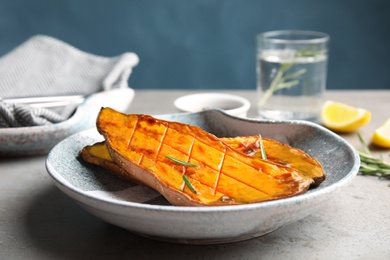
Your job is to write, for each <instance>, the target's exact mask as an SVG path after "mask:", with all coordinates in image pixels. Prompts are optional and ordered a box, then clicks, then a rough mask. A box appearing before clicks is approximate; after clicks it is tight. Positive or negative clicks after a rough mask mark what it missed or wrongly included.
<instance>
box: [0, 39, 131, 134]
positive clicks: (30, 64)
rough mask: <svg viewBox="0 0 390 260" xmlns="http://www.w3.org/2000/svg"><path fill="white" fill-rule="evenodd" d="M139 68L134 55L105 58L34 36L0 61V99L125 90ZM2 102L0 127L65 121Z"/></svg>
mask: <svg viewBox="0 0 390 260" xmlns="http://www.w3.org/2000/svg"><path fill="white" fill-rule="evenodd" d="M138 62H139V59H138V56H137V55H136V54H135V53H131V52H125V53H123V54H121V55H119V56H116V57H103V56H98V55H94V54H91V53H87V52H84V51H81V50H80V49H77V48H75V47H73V46H72V45H70V44H68V43H65V42H63V41H61V40H58V39H56V38H53V37H50V36H46V35H36V36H33V37H31V38H29V39H28V40H27V41H25V42H24V43H22V44H21V45H19V46H17V47H16V48H15V49H14V50H12V51H11V52H9V53H7V54H5V55H4V56H3V57H1V58H0V98H1V99H7V98H16V97H39V96H61V95H89V94H93V93H96V92H100V91H107V90H110V89H114V88H124V87H129V86H128V79H129V77H130V74H131V72H132V70H133V68H134V67H135V66H136V65H137V64H138ZM1 99H0V127H21V126H36V125H42V124H50V123H57V122H61V121H63V120H65V119H67V117H68V116H69V114H65V115H64V114H61V113H58V111H53V110H50V109H45V108H39V109H36V108H32V107H29V106H26V105H21V104H16V103H14V104H9V103H5V102H2V101H1ZM64 111H69V109H64Z"/></svg>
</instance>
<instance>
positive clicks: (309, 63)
mask: <svg viewBox="0 0 390 260" xmlns="http://www.w3.org/2000/svg"><path fill="white" fill-rule="evenodd" d="M256 40H257V51H256V53H257V57H256V63H257V65H256V72H257V90H258V104H257V108H258V113H259V115H260V117H262V118H266V119H276V120H279V119H282V120H286V119H287V120H290V119H300V120H309V121H314V122H316V121H319V117H320V111H321V107H322V102H323V93H324V92H325V89H326V76H327V62H328V44H329V36H328V35H327V34H325V33H321V32H314V31H272V32H265V33H261V34H259V35H257V38H256Z"/></svg>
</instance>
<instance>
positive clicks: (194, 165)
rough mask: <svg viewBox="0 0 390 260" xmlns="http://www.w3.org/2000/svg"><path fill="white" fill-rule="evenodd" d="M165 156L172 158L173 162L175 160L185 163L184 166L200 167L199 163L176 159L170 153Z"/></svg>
mask: <svg viewBox="0 0 390 260" xmlns="http://www.w3.org/2000/svg"><path fill="white" fill-rule="evenodd" d="M165 157H166V158H168V159H169V160H171V161H173V162H175V163H178V164H181V165H183V166H188V167H198V165H197V164H195V163H190V162H185V161H182V160H179V159H176V158H175V157H172V156H170V155H167V156H165Z"/></svg>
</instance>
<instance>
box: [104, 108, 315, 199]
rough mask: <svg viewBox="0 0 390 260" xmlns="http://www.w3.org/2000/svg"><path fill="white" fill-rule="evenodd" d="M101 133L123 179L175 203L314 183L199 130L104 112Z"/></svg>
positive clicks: (252, 195)
mask: <svg viewBox="0 0 390 260" xmlns="http://www.w3.org/2000/svg"><path fill="white" fill-rule="evenodd" d="M97 129H98V131H99V132H100V133H101V134H102V135H103V136H104V138H105V147H106V149H107V150H108V151H109V155H110V156H109V160H111V159H112V161H113V162H114V163H115V164H116V165H117V166H118V167H119V168H120V169H119V170H120V171H122V170H123V174H124V176H122V177H124V178H129V179H131V180H137V181H138V182H141V183H143V184H145V185H147V186H149V187H151V188H153V189H155V190H157V191H158V192H159V193H161V194H162V195H163V196H164V197H165V198H166V199H167V200H168V201H169V202H170V203H171V204H173V205H185V206H194V205H197V206H200V205H229V204H243V203H253V202H261V201H267V200H275V199H280V198H286V197H291V196H294V195H297V194H300V193H303V192H305V191H306V190H307V189H308V188H309V186H310V185H311V184H312V183H313V179H312V178H310V177H308V176H306V175H305V174H304V173H302V172H301V171H299V170H296V169H295V168H292V167H287V166H284V165H281V164H279V163H274V162H271V161H269V160H262V159H261V158H258V157H254V156H249V155H246V154H244V153H243V152H241V151H239V150H237V149H234V148H232V147H231V146H229V145H228V144H226V143H225V142H223V141H222V140H220V139H219V138H217V137H216V136H214V135H212V134H210V133H207V132H205V131H203V130H202V129H200V128H198V127H195V126H191V125H187V124H181V123H177V122H169V121H165V120H159V119H156V118H153V117H151V116H148V115H137V114H131V115H125V114H122V113H119V112H117V111H115V110H112V109H110V108H102V110H101V111H100V113H99V115H98V119H97ZM127 175H128V176H127ZM126 176H127V177H126Z"/></svg>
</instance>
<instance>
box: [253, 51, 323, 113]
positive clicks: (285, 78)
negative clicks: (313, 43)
mask: <svg viewBox="0 0 390 260" xmlns="http://www.w3.org/2000/svg"><path fill="white" fill-rule="evenodd" d="M321 53H323V50H315V49H314V48H313V47H308V48H303V49H300V50H297V51H296V52H295V53H294V57H315V56H317V55H319V54H321ZM294 57H293V58H292V59H294ZM293 66H294V64H293V63H281V64H280V67H279V70H278V72H277V73H276V75H275V78H274V79H273V80H272V82H271V85H270V87H269V88H268V89H267V90H266V91H265V92H264V95H263V96H262V98H261V99H260V101H259V105H260V106H262V105H264V104H265V103H266V102H267V100H268V99H269V98H270V97H271V96H272V95H273V93H274V92H276V91H278V90H281V89H289V88H292V87H294V86H296V85H298V84H299V83H300V81H299V80H298V79H295V80H293V79H294V78H298V77H299V76H301V75H303V74H305V73H306V69H300V70H297V71H295V72H293V73H290V74H287V75H285V73H286V72H287V71H288V70H290V69H291V68H292V67H293Z"/></svg>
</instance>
